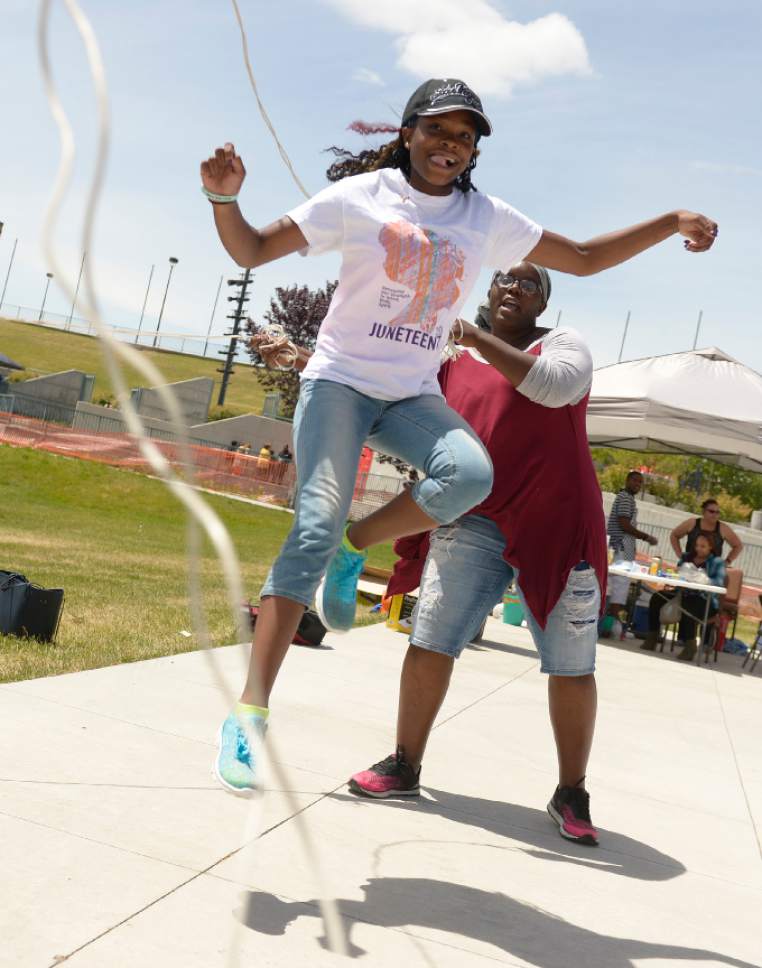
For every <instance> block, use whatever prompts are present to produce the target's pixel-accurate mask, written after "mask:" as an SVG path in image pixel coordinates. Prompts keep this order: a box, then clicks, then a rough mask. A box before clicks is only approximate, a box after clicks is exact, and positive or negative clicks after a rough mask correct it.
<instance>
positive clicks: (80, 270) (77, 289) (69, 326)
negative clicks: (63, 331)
mask: <svg viewBox="0 0 762 968" xmlns="http://www.w3.org/2000/svg"><path fill="white" fill-rule="evenodd" d="M86 255H87V252H83V253H82V262H81V263H80V265H79V275H78V276H77V288H76V289H75V290H74V298H73V299H72V301H71V309H70V310H69V318H68V319H67V320H66V328H67V329H70V328H71V321H72V317H73V316H74V307H75V306H76V305H77V296H78V295H79V284H80V282H82V271H83V269H84V268H85V256H86Z"/></svg>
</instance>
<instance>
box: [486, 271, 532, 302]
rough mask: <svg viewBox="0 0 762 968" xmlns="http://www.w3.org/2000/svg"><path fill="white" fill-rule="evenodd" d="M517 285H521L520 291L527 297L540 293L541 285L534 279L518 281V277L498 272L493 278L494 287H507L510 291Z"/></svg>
mask: <svg viewBox="0 0 762 968" xmlns="http://www.w3.org/2000/svg"><path fill="white" fill-rule="evenodd" d="M515 283H518V284H519V289H520V290H521V292H523V293H524V294H525V295H526V296H533V295H534V294H535V293H536V292H539V291H540V286H539V283H537V282H535V281H534V279H517V278H516V276H512V275H509V274H508V273H507V272H496V273H495V275H494V276H493V277H492V285H493V286H494V285H498V286H505V288H506V289H510V288H511V286H513V285H514V284H515Z"/></svg>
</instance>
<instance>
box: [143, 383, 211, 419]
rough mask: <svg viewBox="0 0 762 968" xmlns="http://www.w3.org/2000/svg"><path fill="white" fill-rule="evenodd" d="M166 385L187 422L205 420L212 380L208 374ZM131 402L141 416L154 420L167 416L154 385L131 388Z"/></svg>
mask: <svg viewBox="0 0 762 968" xmlns="http://www.w3.org/2000/svg"><path fill="white" fill-rule="evenodd" d="M168 386H169V387H170V388H171V390H172V392H173V393H174V395H175V397H176V398H177V401H178V403H179V405H180V410H181V412H182V414H183V417H184V419H185V422H186V423H187V424H189V425H190V424H194V423H199V422H200V421H204V420H206V418H207V417H208V415H209V405H210V404H211V402H212V393H213V392H214V380H212V379H211V378H210V377H208V376H200V377H196V378H195V379H192V380H180V381H179V382H178V383H170V384H168ZM132 402H133V404H134V406H135V409H136V410H137V411H138V413H139V414H140V415H141V416H143V417H151V418H153V419H156V420H167V419H168V417H169V414H168V413H167V411H166V410H165V408H164V404H163V402H162V399H161V397H160V396H159V391H158V390H157V389H156V387H138V388H137V389H136V390H133V391H132Z"/></svg>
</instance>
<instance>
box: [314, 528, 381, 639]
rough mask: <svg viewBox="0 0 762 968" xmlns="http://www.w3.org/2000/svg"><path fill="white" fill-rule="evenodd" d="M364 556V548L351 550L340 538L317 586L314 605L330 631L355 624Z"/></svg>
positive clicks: (348, 627)
mask: <svg viewBox="0 0 762 968" xmlns="http://www.w3.org/2000/svg"><path fill="white" fill-rule="evenodd" d="M367 557H368V554H367V552H365V551H353V550H351V549H350V548H348V547H347V544H346V541H344V542H342V543H341V544H340V545H339V548H338V551H337V552H336V554H335V555H334V558H333V561H332V562H331V564H330V565H329V566H328V571H327V572H326V573H325V577H324V578H323V580H322V581H321V582H320V585H319V586H318V590H317V593H316V595H315V605H316V607H317V610H318V615H319V616H320V621H321V622H322V623H323V625H325V627H326V628H327V629H328V630H329V631H330V632H348V631H349V630H350V629H351V628H352V626H353V625H354V622H355V608H356V607H357V583H358V581H359V580H360V575H361V574H362V570H363V567H364V566H365V559H366V558H367Z"/></svg>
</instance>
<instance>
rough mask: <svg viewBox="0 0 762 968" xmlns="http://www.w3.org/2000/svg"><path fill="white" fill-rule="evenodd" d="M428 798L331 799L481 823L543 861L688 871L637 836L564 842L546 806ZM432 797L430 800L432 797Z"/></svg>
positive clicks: (659, 875) (647, 875)
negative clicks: (592, 842) (591, 843)
mask: <svg viewBox="0 0 762 968" xmlns="http://www.w3.org/2000/svg"><path fill="white" fill-rule="evenodd" d="M424 789H425V793H426V794H428V796H427V797H426V798H423V797H422V798H420V799H419V800H416V801H415V802H411V801H410V800H402V799H399V800H394V799H387V800H383V801H380V800H373V799H365V798H364V797H356V796H354V795H353V794H350V793H347V794H341V793H336V794H333V797H332V799H341V800H346V801H353V802H355V803H357V804H358V805H359V806H362V807H364V808H365V809H368V810H386V809H390V808H391V809H398V810H416V811H422V812H424V813H430V814H433V815H435V816H439V817H444V818H445V819H447V820H452V821H453V822H454V823H460V824H466V825H468V826H469V827H480V828H481V829H482V830H486V831H488V832H489V833H492V834H496V835H497V836H499V837H510V839H511V840H513V841H518V842H520V843H523V844H527V845H528V846H529V848H530V849H529V850H524V849H522V852H523V853H525V854H528V855H529V856H530V857H536V858H537V859H538V860H544V861H550V862H552V863H565V864H576V865H578V866H580V867H587V868H591V869H593V870H596V871H601V872H603V873H606V874H619V875H621V876H623V877H632V878H635V879H637V880H643V881H669V880H672V879H673V878H675V877H680V876H681V875H682V874H684V873H685V870H686V869H685V866H684V865H683V864H681V863H680V861H679V860H676V859H675V858H674V857H670V856H669V855H668V854H664V853H662V852H661V851H660V850H656V849H655V848H654V847H651V846H649V845H648V844H644V843H642V842H641V841H639V840H634V839H633V838H632V837H627V836H625V835H624V834H620V833H616V832H615V831H611V830H605V829H603V828H602V827H598V828H597V829H598V833H599V835H600V841H601V846H600V847H598V848H595V847H583V846H581V845H579V844H575V843H574V842H572V841H570V840H564V838H563V837H561V835H560V834H559V833H558V828H557V827H556V825H555V823H554V822H553V821H552V820H551V819H550V817H549V816H548V814H547V813H546V812H545V811H544V810H537V809H536V808H534V807H525V806H521V805H520V804H516V803H504V802H502V801H500V800H484V799H481V798H479V797H469V796H464V795H463V794H460V793H448V792H446V791H444V790H435V789H433V788H432V787H425V788H424ZM429 797H430V798H431V799H429Z"/></svg>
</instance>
